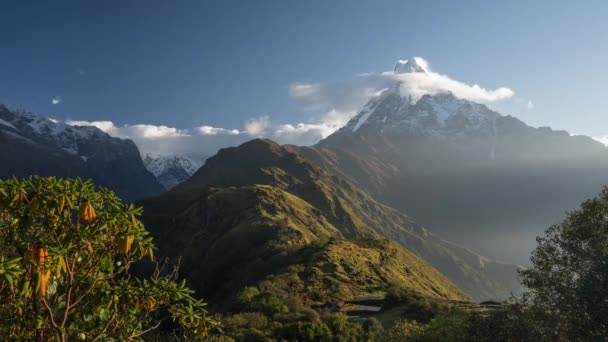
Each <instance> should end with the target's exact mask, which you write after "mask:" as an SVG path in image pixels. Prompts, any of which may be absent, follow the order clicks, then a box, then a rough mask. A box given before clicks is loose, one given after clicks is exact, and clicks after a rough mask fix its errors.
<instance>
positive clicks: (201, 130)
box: [194, 126, 241, 135]
mask: <svg viewBox="0 0 608 342" xmlns="http://www.w3.org/2000/svg"><path fill="white" fill-rule="evenodd" d="M194 130H195V131H196V133H198V134H199V135H238V134H241V132H240V131H239V130H238V129H226V128H218V127H211V126H200V127H196V128H195V129H194Z"/></svg>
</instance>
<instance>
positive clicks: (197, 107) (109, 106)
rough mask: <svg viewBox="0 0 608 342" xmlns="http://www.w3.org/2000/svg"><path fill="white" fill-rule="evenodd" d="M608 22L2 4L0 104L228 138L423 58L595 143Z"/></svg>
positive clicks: (139, 4) (561, 6)
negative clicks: (313, 94) (306, 87)
mask: <svg viewBox="0 0 608 342" xmlns="http://www.w3.org/2000/svg"><path fill="white" fill-rule="evenodd" d="M606 13H608V3H607V2H603V1H596V2H592V1H583V2H580V3H574V2H572V1H534V2H532V1H501V2H498V1H337V0H334V1H295V0H294V1H292V0H288V1H270V0H264V1H143V0H142V1H128V0H122V1H87V2H83V1H52V2H49V1H3V2H2V3H1V4H0V42H2V43H1V45H0V46H1V47H0V80H1V81H2V82H0V102H2V103H7V104H11V105H14V106H16V107H20V108H25V109H28V110H31V111H34V112H37V113H40V114H43V115H46V116H49V117H53V118H57V119H71V120H83V121H100V120H103V121H111V122H112V123H113V125H115V126H116V127H123V126H124V125H137V124H140V125H144V124H145V125H149V127H156V126H160V125H165V126H167V128H172V129H174V131H173V132H177V135H179V133H180V132H186V133H184V135H187V132H189V131H187V130H189V129H191V128H193V127H199V126H209V127H208V129H207V130H208V132H210V131H209V130H210V129H211V128H210V127H214V128H223V129H227V131H215V132H216V133H217V134H214V135H216V136H217V135H230V132H231V131H230V130H234V129H236V130H243V129H245V128H244V127H245V126H244V125H245V122H247V121H248V120H251V119H252V118H258V119H256V120H254V121H251V122H250V124H253V126H249V127H250V128H251V127H253V130H254V131H255V129H256V127H258V128H259V129H261V131H264V128H265V127H268V126H272V125H275V126H277V127H280V125H282V124H291V125H292V126H296V124H298V123H309V124H318V123H320V122H323V120H325V119H326V118H327V112H328V111H331V110H332V109H337V110H342V111H344V110H345V109H344V108H334V107H336V106H343V105H345V104H344V101H347V100H348V99H350V97H348V96H347V99H346V100H345V99H337V100H336V101H337V102H334V101H333V100H332V99H329V100H327V98H326V97H327V96H332V94H336V91H333V92H332V91H331V90H332V89H336V88H337V89H341V91H338V92H337V93H338V95H340V96H342V95H344V92H347V91H348V90H349V89H352V88H353V87H356V86H353V84H355V85H360V84H361V81H360V80H361V77H360V76H357V75H359V74H361V73H369V72H376V73H378V72H382V71H386V70H389V69H391V68H392V66H393V64H394V62H395V61H396V60H397V59H400V58H409V57H411V56H421V57H423V58H424V59H425V60H427V61H428V62H429V63H430V65H431V67H432V68H433V70H435V71H437V72H438V73H441V74H444V75H448V76H449V77H450V78H452V79H455V80H459V81H462V82H464V83H466V84H479V85H480V86H481V87H484V88H488V89H496V88H498V87H508V88H510V89H512V90H513V91H514V92H515V95H514V96H513V97H511V98H509V99H506V100H502V101H497V102H492V103H490V106H491V107H493V108H496V109H499V110H500V111H501V112H503V113H504V114H512V115H514V116H517V117H519V118H520V119H522V120H524V121H525V122H527V123H529V124H531V125H533V126H541V125H548V126H551V127H553V128H556V129H566V130H568V131H570V132H573V133H582V134H587V135H592V136H603V135H608V115H606V113H607V108H606V107H607V106H606V101H605V100H604V99H605V93H606V90H605V89H606V87H605V82H606V79H608V77H607V76H608V68H607V67H606V61H608V44H607V41H606V40H607V39H608V38H607V37H608V24H607V23H606V20H605V17H606ZM298 84H312V85H323V90H324V91H327V92H328V93H327V94H325V95H326V97H324V99H325V101H323V102H322V103H319V104H318V105H311V104H310V102H306V101H302V98H299V97H298V96H294V92H293V86H294V85H298ZM345 89H346V90H345ZM290 90H291V91H290ZM349 96H350V95H349ZM52 99H56V101H55V102H58V103H56V104H53V103H52ZM307 100H310V99H307ZM303 102H305V104H306V105H305V104H303ZM528 104H531V105H532V106H529V105H528ZM347 107H348V106H347ZM529 107H533V108H529ZM347 109H348V110H352V108H350V107H349V108H347ZM259 118H263V119H261V120H260V119H259ZM256 125H258V126H256ZM259 125H261V126H259ZM146 127H148V126H146ZM258 131H259V130H258ZM261 131H260V132H261ZM130 134H137V133H136V132H135V131H131V133H130ZM162 134H163V133H162V130H161V131H159V133H158V135H159V136H162ZM260 134H263V133H260ZM153 135H154V134H152V136H153ZM254 135H255V134H254ZM226 139H227V138H226ZM227 141H228V140H227ZM288 141H289V140H288ZM295 142H298V140H295ZM222 143H224V140H222Z"/></svg>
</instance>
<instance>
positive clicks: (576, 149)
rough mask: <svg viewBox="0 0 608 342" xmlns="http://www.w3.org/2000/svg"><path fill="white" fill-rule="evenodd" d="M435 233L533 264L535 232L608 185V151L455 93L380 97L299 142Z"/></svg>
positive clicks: (312, 154) (321, 162)
mask: <svg viewBox="0 0 608 342" xmlns="http://www.w3.org/2000/svg"><path fill="white" fill-rule="evenodd" d="M291 148H292V149H293V150H294V151H298V152H299V153H300V154H301V155H303V156H304V157H306V158H308V159H310V160H313V161H314V162H316V163H317V164H318V165H320V166H322V167H323V168H325V169H326V170H328V171H330V172H332V173H335V174H338V175H341V176H343V177H346V178H348V179H350V180H351V181H354V182H355V183H356V184H358V185H359V186H361V187H362V188H364V189H366V190H367V191H368V192H369V193H370V194H371V195H372V196H373V197H374V198H376V199H377V200H379V201H381V202H382V203H386V204H388V205H390V206H392V207H394V208H396V209H398V210H401V211H404V212H407V213H408V214H409V215H412V217H414V218H416V220H417V221H418V222H419V223H421V224H423V225H425V226H428V227H431V228H432V230H433V232H435V233H438V234H439V235H441V236H443V237H445V238H447V239H449V240H451V241H454V242H457V243H459V244H461V245H463V246H466V247H469V248H472V249H474V250H476V251H480V252H481V253H483V254H485V255H489V256H491V257H494V258H498V259H501V260H505V261H509V262H515V263H520V264H526V263H527V262H528V258H529V252H530V251H531V249H532V248H533V247H534V246H535V237H536V236H537V235H539V234H540V233H542V232H543V231H544V230H545V229H546V228H547V227H548V226H550V225H551V224H554V223H557V222H559V221H561V219H562V218H563V215H564V212H565V211H567V210H572V209H574V208H576V207H577V206H578V204H579V203H580V202H581V201H583V200H584V199H586V198H589V197H592V196H593V195H595V194H596V193H597V192H598V191H599V190H600V189H601V187H602V186H603V185H605V184H607V183H608V173H607V172H606V170H608V151H607V150H606V148H605V147H604V146H603V145H602V144H600V143H598V142H596V141H594V140H592V139H591V138H588V137H584V136H570V135H569V134H568V133H567V132H564V131H554V130H551V129H550V128H532V127H529V126H527V125H526V124H524V123H523V122H521V121H519V120H518V119H516V118H514V117H511V116H502V115H500V114H499V113H496V112H494V111H492V110H490V109H488V108H487V107H486V106H484V105H481V104H477V103H473V102H470V101H466V100H461V99H457V98H456V97H454V96H452V95H451V94H438V95H433V96H430V95H425V96H423V97H422V98H421V99H419V100H417V101H414V100H413V99H412V98H410V97H407V96H401V95H400V94H399V91H398V87H396V88H394V89H389V90H387V91H385V92H384V93H383V94H381V95H380V96H379V97H376V98H373V99H372V100H370V102H369V103H368V104H367V105H366V106H365V108H364V109H363V110H362V111H361V113H359V115H357V116H356V117H354V118H353V119H352V120H351V121H350V122H349V123H348V124H347V125H346V126H345V127H343V128H342V129H340V130H339V131H337V132H335V133H334V134H332V135H331V136H329V137H328V138H326V139H325V140H323V141H321V142H319V143H318V145H316V146H315V147H312V148H308V147H301V148H298V147H291Z"/></svg>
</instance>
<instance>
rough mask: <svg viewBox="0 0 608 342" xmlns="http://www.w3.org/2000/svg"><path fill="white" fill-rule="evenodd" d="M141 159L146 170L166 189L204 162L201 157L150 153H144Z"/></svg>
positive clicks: (185, 177) (183, 178)
mask: <svg viewBox="0 0 608 342" xmlns="http://www.w3.org/2000/svg"><path fill="white" fill-rule="evenodd" d="M143 161H144V165H145V166H146V168H147V169H148V171H150V172H151V173H152V174H153V175H154V176H156V179H158V181H159V182H160V183H161V184H162V185H163V186H164V187H165V189H167V190H169V189H171V188H173V187H174V186H176V185H177V184H179V183H181V182H183V181H185V180H187V179H188V178H190V176H192V175H193V174H194V173H195V172H196V170H198V169H199V168H200V167H201V166H202V165H203V163H204V159H203V158H196V157H192V156H185V155H179V156H178V155H155V154H152V153H146V154H145V155H144V156H143Z"/></svg>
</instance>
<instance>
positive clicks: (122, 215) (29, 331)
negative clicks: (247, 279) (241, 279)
mask: <svg viewBox="0 0 608 342" xmlns="http://www.w3.org/2000/svg"><path fill="white" fill-rule="evenodd" d="M141 211H142V209H141V208H137V207H135V206H133V205H125V204H123V203H122V202H121V201H120V199H119V198H117V197H116V196H115V195H114V193H112V192H111V191H109V190H106V189H95V187H94V185H93V184H92V183H91V182H89V181H87V182H83V181H81V180H78V179H77V180H60V179H54V178H38V177H34V178H31V179H28V180H17V179H11V180H5V181H0V339H2V340H7V341H8V340H27V341H33V340H36V341H43V340H44V341H47V340H57V341H66V340H70V341H72V340H86V341H112V340H121V341H135V340H143V339H145V336H146V334H147V333H149V332H152V331H153V330H155V329H156V328H158V327H159V326H160V324H161V322H162V321H163V319H171V318H172V319H173V321H175V322H176V323H178V324H176V326H179V327H181V328H179V333H180V334H182V336H187V338H189V339H194V338H204V337H206V335H207V333H208V331H209V330H210V329H211V328H212V327H213V326H214V324H215V323H214V321H213V320H211V319H210V318H209V317H208V316H207V313H206V311H205V310H204V305H205V303H204V302H203V301H201V300H196V299H194V298H193V297H192V293H193V292H192V291H191V290H190V289H188V288H187V287H186V286H185V284H184V283H183V282H182V283H178V282H176V279H175V278H176V274H175V272H160V271H158V272H155V274H154V275H153V276H151V277H150V278H148V279H137V278H135V277H132V276H131V275H130V274H129V269H130V267H131V265H132V264H133V263H134V262H136V261H138V260H140V259H142V258H144V257H146V256H150V257H152V252H153V245H152V238H151V237H149V236H148V232H147V231H146V230H145V229H144V227H143V225H142V223H141V222H140V221H139V219H138V217H139V215H140V214H141Z"/></svg>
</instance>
